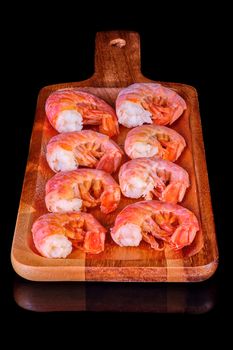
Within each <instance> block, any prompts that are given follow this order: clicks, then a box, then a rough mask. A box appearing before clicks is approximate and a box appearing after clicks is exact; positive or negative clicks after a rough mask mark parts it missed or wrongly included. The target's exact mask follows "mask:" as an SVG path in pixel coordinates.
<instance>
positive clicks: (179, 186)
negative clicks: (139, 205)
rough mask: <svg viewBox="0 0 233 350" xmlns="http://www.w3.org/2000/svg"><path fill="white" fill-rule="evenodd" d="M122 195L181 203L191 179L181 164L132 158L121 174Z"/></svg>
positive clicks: (123, 167) (156, 159)
mask: <svg viewBox="0 0 233 350" xmlns="http://www.w3.org/2000/svg"><path fill="white" fill-rule="evenodd" d="M119 182H120V188H121V192H122V193H123V194H124V195H125V196H126V197H130V198H140V197H142V196H143V197H145V199H153V196H154V195H155V196H156V197H157V198H158V199H160V200H162V201H165V202H169V203H177V202H181V201H182V199H183V197H184V194H185V191H186V189H187V187H188V186H189V176H188V173H187V171H185V170H184V169H183V168H181V167H180V166H179V165H176V164H174V163H171V162H169V161H168V160H163V159H161V158H157V157H153V158H138V159H132V160H130V161H129V162H127V163H125V164H123V165H122V167H121V168H120V172H119Z"/></svg>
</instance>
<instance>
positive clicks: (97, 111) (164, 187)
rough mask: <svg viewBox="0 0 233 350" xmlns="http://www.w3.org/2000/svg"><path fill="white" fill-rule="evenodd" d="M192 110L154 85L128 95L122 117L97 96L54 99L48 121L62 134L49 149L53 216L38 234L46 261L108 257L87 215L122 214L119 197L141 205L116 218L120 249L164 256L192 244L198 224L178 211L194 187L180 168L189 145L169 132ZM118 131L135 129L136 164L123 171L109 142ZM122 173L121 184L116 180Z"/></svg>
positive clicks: (73, 93) (75, 92)
mask: <svg viewBox="0 0 233 350" xmlns="http://www.w3.org/2000/svg"><path fill="white" fill-rule="evenodd" d="M186 108H187V106H186V103H185V101H184V99H183V98H182V97H181V96H179V95H178V94H177V93H176V92H175V91H173V90H171V89H169V88H166V87H164V86H162V85H160V84H153V83H136V84H133V85H131V86H129V87H127V88H125V89H122V90H121V91H120V93H119V94H118V97H117V99H116V112H115V110H114V109H113V108H112V107H111V106H110V105H108V104H107V103H106V102H105V101H104V100H102V99H100V98H99V97H97V96H94V95H92V94H89V93H87V92H84V91H80V90H79V89H75V88H72V89H62V90H57V91H55V92H53V93H52V94H51V95H50V96H49V97H48V99H47V101H46V105H45V111H46V115H47V117H48V120H49V122H50V123H51V125H52V126H53V127H54V128H55V129H56V130H57V131H58V132H59V134H58V135H56V136H54V137H52V139H51V140H50V141H49V143H48V145H47V149H46V159H47V162H48V165H49V166H50V168H51V169H52V170H53V171H54V172H55V173H57V174H55V175H54V176H53V177H52V178H51V179H49V180H48V182H47V184H46V188H45V204H46V207H47V209H48V211H49V212H51V213H49V214H45V215H43V216H41V217H40V218H39V219H37V220H36V222H35V223H34V224H33V227H32V233H33V240H34V243H35V246H36V248H37V250H38V251H39V252H40V254H41V255H43V256H44V257H48V258H66V257H67V256H69V254H70V253H71V252H72V250H73V248H78V249H81V250H83V251H84V252H86V253H92V254H97V253H100V252H102V251H103V250H104V243H105V236H106V232H107V230H106V228H105V227H103V226H102V225H101V224H100V223H99V222H98V220H97V219H96V218H95V217H94V216H93V215H92V214H90V213H87V211H88V210H89V208H93V207H96V206H100V210H101V211H102V213H104V214H106V215H107V214H109V213H111V212H113V211H114V210H115V209H116V208H117V207H118V205H119V203H120V199H121V194H123V195H124V196H125V197H128V198H136V199H141V200H142V201H140V202H136V203H134V204H131V205H128V206H127V207H125V208H124V209H123V210H122V211H121V212H120V213H119V214H118V215H117V217H116V220H115V224H114V226H113V227H112V229H111V230H110V233H111V237H112V239H113V240H114V242H116V243H117V244H118V245H119V246H138V245H139V244H140V242H141V240H144V241H145V242H147V243H149V245H150V247H151V248H152V249H155V250H161V249H164V243H166V244H168V245H169V246H170V247H171V248H172V249H181V248H183V247H184V246H186V245H189V244H191V243H192V241H193V240H194V238H195V235H196V232H197V231H198V230H199V226H198V221H197V218H196V217H195V215H194V214H193V213H192V212H191V211H189V210H188V209H186V208H183V207H182V206H180V205H178V204H177V203H178V202H181V201H182V200H183V198H184V195H185V192H186V190H187V188H188V187H189V185H190V183H189V175H188V173H187V172H186V170H184V169H183V168H182V167H180V166H179V165H177V164H174V162H175V161H176V160H177V159H178V157H179V156H180V155H181V153H182V152H183V150H184V148H185V146H186V143H185V140H184V138H183V137H182V136H181V135H180V134H179V133H177V132H176V131H175V130H173V129H171V128H168V127H166V126H165V125H167V124H172V123H173V122H174V121H175V120H176V119H178V118H179V117H180V116H181V115H182V113H183V112H184V110H185V109H186ZM119 124H122V125H123V126H125V127H127V128H132V129H131V130H130V131H129V132H128V133H127V136H126V139H125V143H124V151H125V154H126V155H127V156H128V157H129V159H130V160H128V161H127V162H126V163H124V164H123V165H122V159H123V155H124V152H123V151H122V149H121V148H120V147H119V146H118V144H117V143H116V142H114V141H113V140H112V139H111V137H114V136H116V135H118V134H119ZM144 124H145V125H144ZM148 124H150V125H148ZM83 125H84V126H85V125H91V126H92V125H98V126H99V132H97V131H94V130H91V129H89V130H82V128H83ZM80 167H81V168H80ZM119 168H120V169H119ZM118 169H119V174H118V178H119V184H118V183H117V182H116V181H115V180H114V178H113V177H112V175H111V174H112V173H115V172H117V171H118Z"/></svg>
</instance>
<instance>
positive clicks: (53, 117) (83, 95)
mask: <svg viewBox="0 0 233 350" xmlns="http://www.w3.org/2000/svg"><path fill="white" fill-rule="evenodd" d="M45 111H46V115H47V117H48V120H49V121H50V123H51V125H52V126H53V127H54V129H56V130H57V131H58V132H69V131H80V130H82V128H83V125H99V131H100V132H101V133H103V134H107V135H109V136H110V137H112V136H114V135H117V134H118V133H119V126H118V121H117V117H116V114H115V111H114V110H113V108H112V107H111V106H110V105H108V104H107V103H106V102H105V101H103V100H102V99H100V98H99V97H97V96H94V95H92V94H89V93H87V92H83V91H79V90H78V89H75V88H69V89H61V90H57V91H55V92H53V93H52V94H51V95H50V96H49V97H48V99H47V101H46V104H45Z"/></svg>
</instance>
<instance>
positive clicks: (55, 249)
mask: <svg viewBox="0 0 233 350" xmlns="http://www.w3.org/2000/svg"><path fill="white" fill-rule="evenodd" d="M105 233H106V229H105V228H104V227H103V226H102V225H100V223H99V222H98V221H97V220H96V219H95V218H94V217H93V216H92V215H91V214H87V213H67V214H54V213H52V214H51V213H50V214H45V215H43V216H41V217H39V218H38V219H37V220H36V221H35V222H34V224H33V226H32V235H33V241H34V244H35V246H36V249H37V250H38V252H39V253H40V254H41V255H43V256H44V257H46V258H66V257H67V256H68V255H69V254H70V253H71V252H72V249H73V247H74V248H79V249H81V250H84V251H85V252H86V253H92V254H98V253H100V252H102V251H103V250H104V241H105Z"/></svg>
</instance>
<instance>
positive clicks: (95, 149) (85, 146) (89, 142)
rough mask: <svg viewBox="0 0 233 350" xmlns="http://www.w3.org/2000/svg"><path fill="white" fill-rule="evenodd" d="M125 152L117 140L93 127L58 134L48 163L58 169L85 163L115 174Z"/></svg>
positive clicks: (61, 169) (68, 168)
mask: <svg viewBox="0 0 233 350" xmlns="http://www.w3.org/2000/svg"><path fill="white" fill-rule="evenodd" d="M122 155H123V152H122V150H121V149H120V147H119V146H118V145H117V144H116V143H115V142H114V141H112V140H111V139H110V138H109V137H108V136H107V135H103V134H100V133H98V132H96V131H93V130H83V131H79V132H78V131H76V132H66V133H63V134H58V135H56V136H54V137H52V138H51V140H50V141H49V143H48V145H47V151H46V158H47V161H48V164H49V166H50V168H51V169H52V170H53V171H55V172H58V171H69V170H75V169H77V168H78V167H79V165H81V166H85V167H90V168H96V169H100V170H104V171H106V172H109V173H112V172H114V171H116V170H117V168H118V167H119V165H120V162H121V159H122Z"/></svg>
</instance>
